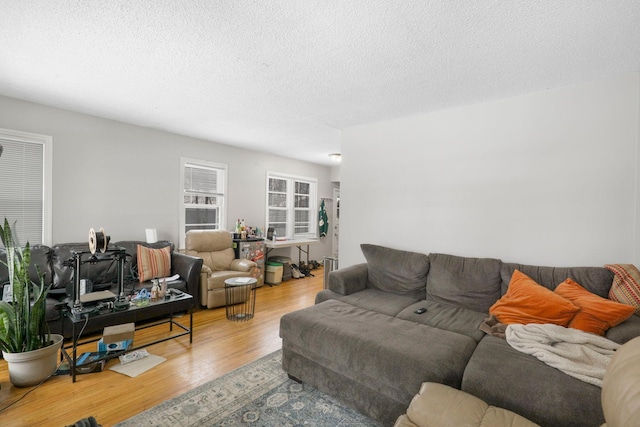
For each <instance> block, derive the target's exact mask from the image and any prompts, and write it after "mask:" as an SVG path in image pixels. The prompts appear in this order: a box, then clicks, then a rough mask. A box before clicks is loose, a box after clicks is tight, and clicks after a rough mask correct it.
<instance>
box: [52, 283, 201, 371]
mask: <svg viewBox="0 0 640 427" xmlns="http://www.w3.org/2000/svg"><path fill="white" fill-rule="evenodd" d="M193 304H194V300H193V296H192V295H189V294H187V293H182V294H181V295H172V296H171V297H170V298H169V299H158V300H156V301H149V302H148V305H143V306H136V305H131V306H130V307H129V309H127V310H115V309H112V310H111V311H109V312H106V313H95V314H93V313H92V314H83V315H81V316H74V315H72V314H71V312H70V311H69V310H67V311H66V312H65V314H64V316H62V321H63V322H64V319H65V318H66V319H67V322H70V323H71V327H72V337H71V343H70V344H67V345H63V346H62V356H63V357H64V358H66V359H67V360H68V362H69V368H70V374H71V377H72V381H73V382H76V373H77V372H76V368H77V360H78V358H77V356H78V354H77V350H78V346H80V345H84V344H87V343H92V342H97V341H99V340H100V338H102V337H98V338H89V339H86V340H82V332H83V330H84V329H85V328H86V327H87V326H89V325H91V327H92V329H100V328H104V327H106V326H114V325H118V324H122V323H131V322H133V323H136V321H138V320H139V319H142V320H146V319H149V318H154V319H157V320H155V321H153V320H152V321H150V322H145V323H143V324H141V325H136V330H141V329H146V328H150V327H153V326H157V325H161V324H164V323H168V324H169V331H171V332H173V326H174V325H175V326H177V327H178V328H180V331H179V332H178V333H175V334H172V335H170V336H168V337H164V338H161V339H157V340H153V341H151V342H149V343H146V344H143V345H138V346H136V345H134V346H133V347H131V348H128V349H126V350H122V351H114V352H109V354H107V355H105V356H104V357H101V358H98V359H94V360H93V361H92V362H99V361H101V360H107V359H112V358H114V357H118V356H120V355H122V354H124V353H127V352H130V351H134V350H139V349H141V348H145V347H148V346H151V345H154V344H158V343H161V342H164V341H169V340H173V339H176V338H180V337H182V336H185V335H189V344H191V343H193ZM182 312H188V313H189V326H188V327H187V326H185V325H183V324H182V323H180V322H178V321H177V320H176V318H175V317H174V314H175V313H182ZM134 343H135V341H134ZM67 350H71V354H69V353H68V351H67Z"/></svg>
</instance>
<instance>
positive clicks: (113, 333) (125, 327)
mask: <svg viewBox="0 0 640 427" xmlns="http://www.w3.org/2000/svg"><path fill="white" fill-rule="evenodd" d="M135 331H136V325H135V323H123V324H122V325H114V326H107V327H106V328H104V332H103V333H102V341H103V342H104V343H105V344H113V343H117V342H120V341H126V340H132V341H133V334H134V333H135Z"/></svg>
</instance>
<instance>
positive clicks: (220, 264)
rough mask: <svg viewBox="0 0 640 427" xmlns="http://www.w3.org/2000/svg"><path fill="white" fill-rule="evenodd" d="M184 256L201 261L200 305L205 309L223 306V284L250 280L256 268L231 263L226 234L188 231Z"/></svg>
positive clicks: (232, 256)
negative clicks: (239, 278) (241, 278)
mask: <svg viewBox="0 0 640 427" xmlns="http://www.w3.org/2000/svg"><path fill="white" fill-rule="evenodd" d="M185 253H186V254H188V255H193V256H197V257H199V258H202V261H203V263H202V271H201V273H200V304H202V305H203V306H206V307H207V308H215V307H223V306H225V305H226V301H225V293H224V292H225V291H224V281H225V280H226V279H230V278H232V277H253V276H254V275H255V272H256V268H257V264H256V263H255V262H253V261H250V260H247V259H235V253H234V250H233V239H232V236H231V233H230V232H228V231H226V230H189V231H187V234H186V238H185Z"/></svg>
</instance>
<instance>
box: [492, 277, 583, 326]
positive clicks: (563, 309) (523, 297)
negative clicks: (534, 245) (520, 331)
mask: <svg viewBox="0 0 640 427" xmlns="http://www.w3.org/2000/svg"><path fill="white" fill-rule="evenodd" d="M579 311H580V307H578V306H577V305H575V304H573V303H572V302H571V301H569V300H567V299H565V298H563V297H561V296H560V295H558V294H555V293H553V292H552V291H550V290H549V289H547V288H545V287H544V286H540V285H539V284H537V283H536V282H535V281H533V280H532V279H531V278H530V277H529V276H527V275H526V274H524V273H521V272H520V271H518V270H516V271H515V272H514V273H513V276H512V277H511V283H509V289H508V290H507V293H506V294H504V296H503V297H502V298H500V299H499V300H498V301H497V302H496V303H495V304H494V305H492V306H491V308H490V309H489V313H491V314H493V315H494V316H496V317H497V318H498V320H499V321H500V322H501V323H504V324H507V325H508V324H511V323H519V324H523V325H526V324H527V323H553V324H555V325H560V326H567V325H568V324H569V322H570V321H571V319H573V317H574V316H575V315H576V313H578V312H579Z"/></svg>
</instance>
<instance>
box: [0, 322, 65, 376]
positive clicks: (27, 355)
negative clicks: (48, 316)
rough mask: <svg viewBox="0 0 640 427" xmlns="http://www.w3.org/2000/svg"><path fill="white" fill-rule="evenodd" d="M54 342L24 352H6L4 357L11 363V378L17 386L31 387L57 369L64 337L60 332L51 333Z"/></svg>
mask: <svg viewBox="0 0 640 427" xmlns="http://www.w3.org/2000/svg"><path fill="white" fill-rule="evenodd" d="M50 338H51V340H52V341H53V344H51V345H50V346H48V347H44V348H40V349H38V350H32V351H25V352H23V353H5V352H4V351H3V352H2V357H4V360H6V361H7V363H8V364H9V366H8V367H9V379H10V380H11V384H13V385H15V386H16V387H30V386H34V385H37V384H40V383H41V382H42V381H44V380H46V379H47V378H48V377H49V376H50V375H51V374H53V373H54V372H55V371H56V368H57V366H58V365H57V364H58V350H59V349H60V347H61V346H62V342H63V340H64V337H63V336H62V335H58V334H51V335H50Z"/></svg>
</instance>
